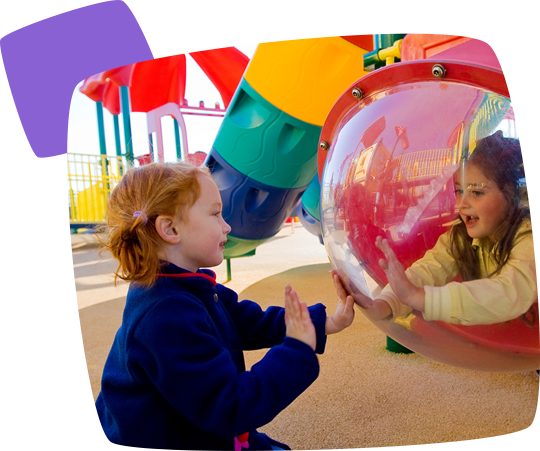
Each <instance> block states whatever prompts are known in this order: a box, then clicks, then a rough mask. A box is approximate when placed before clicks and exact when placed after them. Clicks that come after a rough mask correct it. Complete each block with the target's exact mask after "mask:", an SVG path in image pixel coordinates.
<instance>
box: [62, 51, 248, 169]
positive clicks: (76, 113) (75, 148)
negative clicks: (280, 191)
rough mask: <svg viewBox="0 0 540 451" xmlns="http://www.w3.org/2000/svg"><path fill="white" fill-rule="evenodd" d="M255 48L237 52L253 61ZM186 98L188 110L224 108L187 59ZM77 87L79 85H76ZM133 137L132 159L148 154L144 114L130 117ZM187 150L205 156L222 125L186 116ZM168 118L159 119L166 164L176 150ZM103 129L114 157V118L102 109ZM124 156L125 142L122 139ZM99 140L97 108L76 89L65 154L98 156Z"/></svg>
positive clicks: (121, 129) (196, 65) (108, 149)
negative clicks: (217, 106) (215, 105)
mask: <svg viewBox="0 0 540 451" xmlns="http://www.w3.org/2000/svg"><path fill="white" fill-rule="evenodd" d="M256 47H257V44H256V43H252V44H251V43H246V44H243V45H242V46H241V47H240V46H238V47H237V48H238V50H240V51H241V52H242V53H244V54H245V55H246V56H247V57H248V58H250V59H251V58H252V56H253V53H254V52H255V49H256ZM186 63H187V74H186V81H187V83H186V94H185V98H186V99H187V100H188V103H189V105H190V106H197V105H198V104H199V101H201V100H202V101H204V103H205V106H207V107H213V105H214V104H215V103H216V102H219V104H220V106H221V108H223V101H222V99H221V96H220V94H219V92H218V90H217V89H216V88H215V86H214V85H213V84H212V82H211V81H210V80H209V79H208V77H207V76H206V75H205V73H204V72H203V71H202V70H201V68H200V67H199V66H198V64H197V63H196V62H195V61H194V60H193V59H192V58H191V57H190V56H189V55H186ZM79 86H80V85H79ZM119 119H120V133H121V135H122V136H123V128H122V122H121V121H122V117H121V115H120V117H119ZM130 119H131V129H132V137H133V151H134V155H135V156H137V155H141V154H145V153H148V141H147V125H146V113H132V114H131V115H130ZM184 120H185V122H186V129H187V136H188V146H189V151H190V153H193V152H196V151H198V150H201V151H203V152H206V153H208V152H209V150H210V149H211V147H212V144H213V142H214V139H215V137H216V135H217V132H218V130H219V127H220V125H221V120H222V119H221V118H219V117H208V116H193V115H185V116H184ZM172 121H173V120H172V118H171V117H165V118H163V119H162V127H163V140H164V146H163V147H164V152H165V160H166V161H173V160H175V159H176V147H175V140H174V128H173V122H172ZM104 126H105V138H106V146H107V154H109V155H115V152H116V150H115V149H116V147H115V142H114V128H113V117H112V115H111V114H110V113H109V111H108V110H107V109H105V108H104ZM121 142H122V149H123V152H124V151H125V148H124V144H123V143H124V140H123V138H122V139H121ZM99 151H100V149H99V138H98V127H97V118H96V104H95V102H94V101H93V100H90V99H89V98H88V97H87V96H86V95H84V94H82V93H81V92H80V91H79V87H77V89H75V91H74V92H73V97H72V100H71V107H70V112H69V126H68V152H69V153H83V154H99Z"/></svg>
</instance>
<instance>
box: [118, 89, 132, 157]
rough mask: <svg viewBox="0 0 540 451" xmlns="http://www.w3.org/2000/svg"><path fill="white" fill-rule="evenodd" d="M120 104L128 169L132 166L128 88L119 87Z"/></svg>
mask: <svg viewBox="0 0 540 451" xmlns="http://www.w3.org/2000/svg"><path fill="white" fill-rule="evenodd" d="M120 104H121V110H122V118H123V121H124V141H125V144H126V162H127V165H128V167H132V166H133V162H134V157H133V140H132V137H131V119H130V111H131V108H130V104H129V88H128V87H127V86H120Z"/></svg>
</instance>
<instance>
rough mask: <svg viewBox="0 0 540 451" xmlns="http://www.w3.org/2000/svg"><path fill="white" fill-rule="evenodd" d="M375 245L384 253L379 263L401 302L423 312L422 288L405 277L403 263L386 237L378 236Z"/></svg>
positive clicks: (423, 296)
mask: <svg viewBox="0 0 540 451" xmlns="http://www.w3.org/2000/svg"><path fill="white" fill-rule="evenodd" d="M375 245H376V246H377V247H378V248H379V249H380V250H381V251H382V252H383V253H384V257H385V259H386V260H385V259H380V260H379V264H380V266H381V268H382V269H383V270H384V272H385V273H386V277H387V278H388V283H389V284H390V286H391V287H392V291H393V292H394V293H395V294H396V296H397V297H398V298H399V300H400V301H401V302H403V303H404V304H406V305H408V306H409V307H411V308H413V309H416V310H420V311H422V312H423V311H424V304H425V302H424V299H425V293H424V289H423V288H419V287H417V286H415V285H413V284H412V283H411V281H410V280H409V279H408V278H407V275H406V274H405V270H404V269H403V265H402V264H401V262H400V261H399V260H398V258H397V257H396V254H395V253H394V251H393V250H392V248H391V247H390V245H389V244H388V241H387V240H386V239H382V238H381V237H380V236H378V237H377V239H376V240H375Z"/></svg>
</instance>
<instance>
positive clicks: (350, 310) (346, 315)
mask: <svg viewBox="0 0 540 451" xmlns="http://www.w3.org/2000/svg"><path fill="white" fill-rule="evenodd" d="M330 273H331V274H332V280H333V281H334V286H335V287H336V292H337V295H338V298H339V300H338V305H337V308H336V312H335V313H334V315H333V316H329V317H327V318H326V335H330V334H335V333H338V332H341V331H342V330H343V329H345V328H347V327H349V326H350V325H351V324H352V322H353V320H354V299H353V297H352V296H349V295H347V292H346V291H345V288H344V287H343V284H342V283H341V279H340V278H339V276H338V274H337V272H336V271H335V270H332V271H330Z"/></svg>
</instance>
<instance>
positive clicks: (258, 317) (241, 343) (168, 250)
mask: <svg viewBox="0 0 540 451" xmlns="http://www.w3.org/2000/svg"><path fill="white" fill-rule="evenodd" d="M221 210H222V202H221V196H220V193H219V190H218V188H217V186H216V184H215V183H214V181H213V179H212V178H211V176H210V173H209V171H208V169H207V168H201V167H196V166H193V165H191V164H188V163H161V164H159V163H152V164H149V165H145V166H142V167H139V168H135V169H131V170H130V171H128V172H127V173H126V175H125V176H124V177H123V178H122V180H121V181H120V183H119V185H118V186H117V187H116V188H115V189H114V191H113V193H112V195H111V198H110V200H109V204H108V211H107V216H108V218H107V229H108V237H107V240H106V242H105V243H104V245H105V249H107V250H108V251H110V252H111V254H112V255H113V256H114V257H115V258H116V259H117V260H118V263H119V267H118V270H117V272H116V276H117V277H120V278H122V279H124V280H128V281H130V282H131V284H130V288H129V292H128V295H127V299H126V306H125V309H124V314H123V321H122V326H121V327H120V329H119V330H118V332H117V334H116V337H115V340H114V343H113V345H112V349H111V351H110V353H109V357H108V359H107V362H106V364H105V367H104V370H103V377H102V382H101V393H100V394H99V396H98V398H97V401H96V408H97V411H98V414H99V419H100V421H101V424H102V426H103V429H104V432H105V434H106V436H107V438H108V439H109V440H110V441H111V442H113V443H116V444H120V445H125V446H136V447H143V448H157V449H193V450H194V449H203V450H207V449H222V450H225V449H227V450H233V449H234V450H241V449H249V450H251V449H258V450H262V449H264V450H269V449H290V448H288V447H287V446H286V445H284V444H281V443H279V442H276V441H274V440H272V439H270V438H269V437H268V436H266V435H265V434H262V433H259V432H257V430H256V428H258V427H261V426H263V425H264V424H266V423H268V422H270V421H271V420H272V419H273V418H274V417H275V416H276V415H277V414H278V413H279V412H281V411H282V410H283V409H285V407H287V406H288V405H289V404H290V403H291V402H293V401H294V400H295V399H296V398H297V397H298V396H299V395H300V394H301V393H302V392H303V391H304V390H305V389H306V388H307V387H308V386H309V385H311V383H312V382H313V381H314V380H315V379H316V378H317V376H318V373H319V362H318V359H317V357H316V353H322V352H323V351H324V349H325V344H326V335H327V334H331V333H336V332H339V331H341V330H342V329H344V328H346V327H348V326H349V325H350V324H351V323H352V321H353V318H354V309H353V302H352V299H349V301H348V302H342V303H340V304H339V305H338V308H337V310H336V313H335V314H334V316H332V317H326V313H325V307H324V305H322V304H317V305H314V306H311V307H309V309H308V307H307V306H306V304H304V303H300V301H299V299H298V296H297V294H296V293H295V292H294V291H293V290H292V289H291V288H290V287H289V286H287V287H286V288H285V308H281V307H270V308H268V309H267V310H266V311H263V310H262V309H261V308H260V306H259V305H257V304H256V303H254V302H252V301H248V300H244V301H241V302H239V301H238V295H237V294H236V293H235V292H234V291H232V290H230V289H228V288H226V287H225V286H223V285H220V284H218V283H216V280H215V274H214V273H213V272H212V271H211V270H208V269H201V267H211V266H217V265H219V264H220V263H221V262H222V260H223V249H224V244H225V242H226V241H227V234H228V233H229V232H230V230H231V228H230V227H229V225H228V224H227V223H226V222H225V221H224V219H223V217H222V215H221ZM338 288H339V287H338ZM341 298H342V299H346V296H345V295H343V294H342V296H341ZM261 348H271V349H270V350H269V351H268V352H267V353H266V355H265V356H264V357H263V358H262V359H261V360H260V361H259V362H258V363H257V364H255V365H253V367H252V368H251V370H249V371H247V370H246V367H245V363H244V356H243V350H252V349H261Z"/></svg>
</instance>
